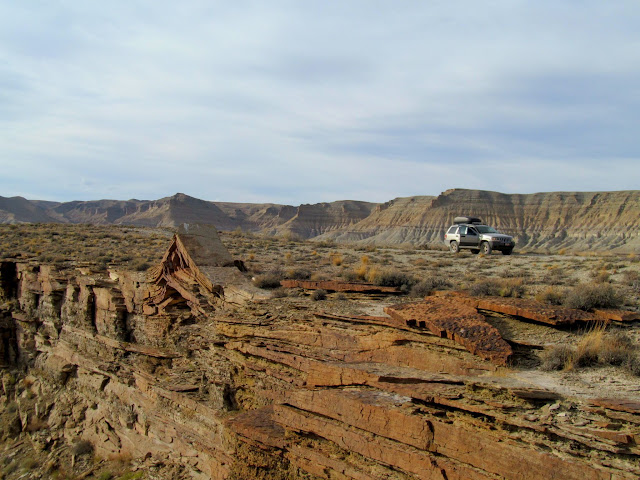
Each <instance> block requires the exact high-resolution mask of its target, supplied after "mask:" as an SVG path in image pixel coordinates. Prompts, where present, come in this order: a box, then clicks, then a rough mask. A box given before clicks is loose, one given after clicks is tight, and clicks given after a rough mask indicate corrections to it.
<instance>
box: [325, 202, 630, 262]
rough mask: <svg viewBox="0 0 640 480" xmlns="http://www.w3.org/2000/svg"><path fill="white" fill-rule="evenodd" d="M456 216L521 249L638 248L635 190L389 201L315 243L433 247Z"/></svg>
mask: <svg viewBox="0 0 640 480" xmlns="http://www.w3.org/2000/svg"><path fill="white" fill-rule="evenodd" d="M461 212H464V213H465V214H471V215H475V216H479V217H480V218H482V220H483V221H485V222H487V223H488V224H490V225H493V226H495V227H497V228H498V229H499V230H501V231H503V232H504V233H507V234H510V235H513V236H514V237H515V238H516V241H517V248H520V249H547V250H554V251H557V250H561V249H571V250H583V251H586V250H614V251H627V252H633V251H638V249H639V248H640V192H638V191H626V192H552V193H536V194H530V195H516V194H503V193H497V192H487V191H480V190H463V189H453V190H448V191H446V192H444V193H442V194H441V195H439V196H438V197H435V198H433V197H407V198H398V199H395V200H392V201H390V202H387V203H385V204H383V205H380V206H378V207H377V208H376V210H375V211H374V212H373V213H372V214H371V215H370V216H369V217H368V218H366V219H364V220H363V221H361V222H359V223H357V224H356V225H353V226H351V227H347V228H344V229H342V230H339V231H336V232H333V233H330V234H327V235H324V236H322V237H320V238H322V239H334V240H336V241H339V242H358V243H362V244H371V245H383V244H391V245H394V244H395V245H397V244H402V243H410V244H413V245H423V244H429V243H438V242H441V240H442V236H443V233H444V231H445V230H446V229H447V227H448V226H449V225H451V222H452V219H453V218H454V217H456V216H458V215H460V214H461Z"/></svg>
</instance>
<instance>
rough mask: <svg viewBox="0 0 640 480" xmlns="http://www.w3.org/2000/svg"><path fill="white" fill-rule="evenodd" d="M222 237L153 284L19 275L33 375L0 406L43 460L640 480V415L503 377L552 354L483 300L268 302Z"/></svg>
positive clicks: (18, 314) (91, 276) (188, 469)
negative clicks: (338, 305) (89, 450)
mask: <svg viewBox="0 0 640 480" xmlns="http://www.w3.org/2000/svg"><path fill="white" fill-rule="evenodd" d="M209 230H211V229H209ZM214 233H215V230H213V231H209V233H207V229H206V228H204V227H203V228H201V227H194V229H191V227H189V228H185V229H182V230H181V231H179V232H178V234H177V235H176V237H174V239H173V241H172V242H171V244H170V245H168V249H167V251H166V253H165V255H164V257H163V259H162V261H161V262H160V263H159V264H158V265H156V266H155V268H153V269H152V270H151V271H150V272H148V274H145V273H141V272H128V271H125V270H120V269H118V268H110V269H109V270H108V271H107V272H104V273H97V272H92V271H91V270H90V269H88V268H86V267H83V268H72V267H67V268H54V267H52V266H47V265H38V264H28V263H21V262H17V261H9V260H7V261H4V262H2V268H1V269H0V275H1V277H0V287H1V292H0V295H2V299H3V301H4V302H6V303H4V304H3V305H4V306H3V307H2V310H1V312H0V319H1V321H0V333H1V336H2V344H1V346H2V350H0V358H1V359H2V360H3V363H4V367H5V368H14V369H15V368H17V367H20V368H22V369H26V371H27V372H29V373H30V380H29V382H27V383H25V382H23V383H22V385H23V386H24V385H28V386H26V387H24V389H23V390H22V391H21V392H18V391H17V390H16V388H15V386H14V385H13V384H11V382H3V384H2V391H1V392H0V394H1V395H2V398H3V399H4V400H5V402H6V403H5V405H8V404H9V403H11V402H13V403H14V404H15V405H17V407H16V408H17V409H18V413H19V415H18V419H19V420H18V425H19V428H18V431H20V430H22V431H23V432H25V433H24V434H25V435H28V436H29V438H30V439H31V441H32V442H33V443H34V445H38V448H40V449H42V451H43V452H47V451H50V450H52V449H55V448H58V447H59V445H60V444H61V443H63V442H64V441H65V439H66V440H67V441H68V440H71V439H76V438H82V439H84V440H87V441H89V442H91V443H92V444H93V445H94V447H95V449H96V452H97V453H98V454H99V455H100V456H102V457H109V456H130V457H134V458H144V457H149V458H154V459H156V461H157V462H160V461H162V462H165V463H171V464H174V465H179V466H180V468H181V472H182V473H181V478H202V479H205V478H214V479H227V478H230V479H249V478H252V479H253V478H257V479H283V480H284V479H297V478H300V479H319V478H322V479H357V480H364V479H372V480H373V479H377V480H379V479H405V480H409V479H449V480H450V479H460V480H462V479H487V480H488V479H492V480H496V479H534V478H535V479H537V478H556V479H575V478H588V479H608V480H612V479H618V480H622V479H632V478H637V477H638V475H640V467H639V463H638V458H639V456H640V448H639V446H638V444H639V443H640V404H638V399H637V398H619V399H617V400H616V399H601V398H596V397H594V396H593V395H589V394H588V393H583V394H581V395H579V396H572V395H570V394H568V392H566V391H564V392H560V391H556V390H554V389H553V388H551V387H546V386H545V384H547V383H549V384H551V383H550V382H548V379H545V378H544V377H540V375H541V373H540V372H536V374H535V375H529V376H528V377H526V376H525V377H522V375H518V374H516V373H517V372H514V371H513V370H512V369H511V368H506V367H504V365H505V362H507V360H508V358H509V357H510V356H512V355H513V354H514V351H513V350H512V347H513V348H515V347H517V348H533V347H534V345H532V344H531V343H527V342H526V341H521V342H515V341H514V340H513V339H510V343H507V342H506V341H505V340H503V339H502V338H501V334H500V332H498V330H497V329H496V328H494V327H492V326H490V325H488V324H487V323H486V321H485V320H484V317H483V316H482V315H480V314H479V313H478V311H477V305H476V306H474V304H473V302H472V300H473V299H467V298H465V299H464V301H460V300H459V299H458V298H457V297H455V296H454V297H451V299H449V298H445V297H443V298H438V299H431V300H429V301H428V302H427V301H424V302H415V303H411V304H402V305H396V306H390V307H388V308H387V312H388V314H389V315H384V316H383V315H380V316H363V315H355V314H350V315H345V314H340V315H338V314H333V313H331V312H325V311H322V310H321V309H320V307H310V306H309V302H308V301H307V300H306V299H301V300H299V301H298V300H296V299H294V298H292V299H269V300H267V299H265V298H264V296H261V293H264V292H260V291H259V290H257V289H254V288H253V287H251V285H249V284H248V280H247V279H246V278H245V277H244V276H243V275H242V274H241V272H240V271H239V270H238V268H237V265H235V264H234V262H233V261H232V259H231V258H230V256H229V254H228V252H226V251H225V249H224V247H223V246H222V245H221V243H220V242H219V240H218V239H217V236H215V235H214ZM353 301H354V302H356V303H357V299H354V300H353ZM398 301H401V300H395V302H398ZM483 308H492V307H491V306H490V305H487V306H485V307H483ZM543 313H544V312H543ZM514 322H516V320H514ZM516 323H517V322H516ZM516 323H514V324H513V325H512V327H510V328H509V329H507V331H508V330H512V329H513V326H515V325H516ZM529 328H531V327H529ZM540 328H542V327H540ZM547 338H549V337H547ZM472 352H473V353H472ZM520 373H522V372H520ZM523 378H526V379H527V381H526V382H525V381H524V380H523ZM25 392H26V393H25ZM3 408H4V407H3ZM175 478H177V477H175Z"/></svg>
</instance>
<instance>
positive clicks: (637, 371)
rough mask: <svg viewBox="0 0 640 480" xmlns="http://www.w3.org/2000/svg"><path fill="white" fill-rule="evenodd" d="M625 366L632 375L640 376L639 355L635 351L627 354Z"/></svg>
mask: <svg viewBox="0 0 640 480" xmlns="http://www.w3.org/2000/svg"><path fill="white" fill-rule="evenodd" d="M625 368H626V369H627V370H628V371H629V372H630V373H632V374H633V375H636V376H640V355H638V354H637V353H635V354H632V355H629V357H628V358H627V362H626V363H625Z"/></svg>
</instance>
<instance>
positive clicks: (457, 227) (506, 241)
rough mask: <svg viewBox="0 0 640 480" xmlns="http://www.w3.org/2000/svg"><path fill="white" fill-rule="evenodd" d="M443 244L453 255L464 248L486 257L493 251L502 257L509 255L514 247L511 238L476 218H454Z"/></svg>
mask: <svg viewBox="0 0 640 480" xmlns="http://www.w3.org/2000/svg"><path fill="white" fill-rule="evenodd" d="M444 243H445V244H446V245H447V246H448V247H449V250H451V252H453V253H458V252H459V251H460V249H461V248H466V249H469V250H471V253H479V252H482V253H484V254H486V255H489V254H490V253H491V252H492V251H493V250H498V251H500V252H502V254H503V255H511V252H513V247H515V245H516V243H515V242H514V241H513V237H510V236H509V235H505V234H503V233H500V232H498V231H497V230H496V229H495V228H493V227H489V226H488V225H484V224H483V223H482V220H480V219H479V218H476V217H456V218H454V219H453V225H451V226H450V227H449V229H448V230H447V233H445V235H444Z"/></svg>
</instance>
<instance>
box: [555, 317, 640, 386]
mask: <svg viewBox="0 0 640 480" xmlns="http://www.w3.org/2000/svg"><path fill="white" fill-rule="evenodd" d="M606 328H607V325H606V323H600V324H596V325H594V326H593V328H591V329H590V330H589V331H587V332H586V333H585V334H584V335H583V336H582V338H581V339H580V341H579V342H578V345H577V346H576V347H575V348H571V347H569V346H568V345H565V344H563V345H557V346H555V347H554V348H552V349H550V350H548V351H547V352H545V353H544V355H543V362H542V369H543V370H562V369H565V370H572V369H575V368H586V367H594V366H598V365H600V366H605V365H615V366H622V367H625V368H626V369H627V370H628V371H629V372H630V373H632V374H634V375H640V357H639V356H638V352H637V347H636V345H635V344H634V343H633V341H632V340H631V339H630V338H629V337H628V336H627V335H626V334H624V333H623V332H621V331H613V332H607V331H606Z"/></svg>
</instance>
